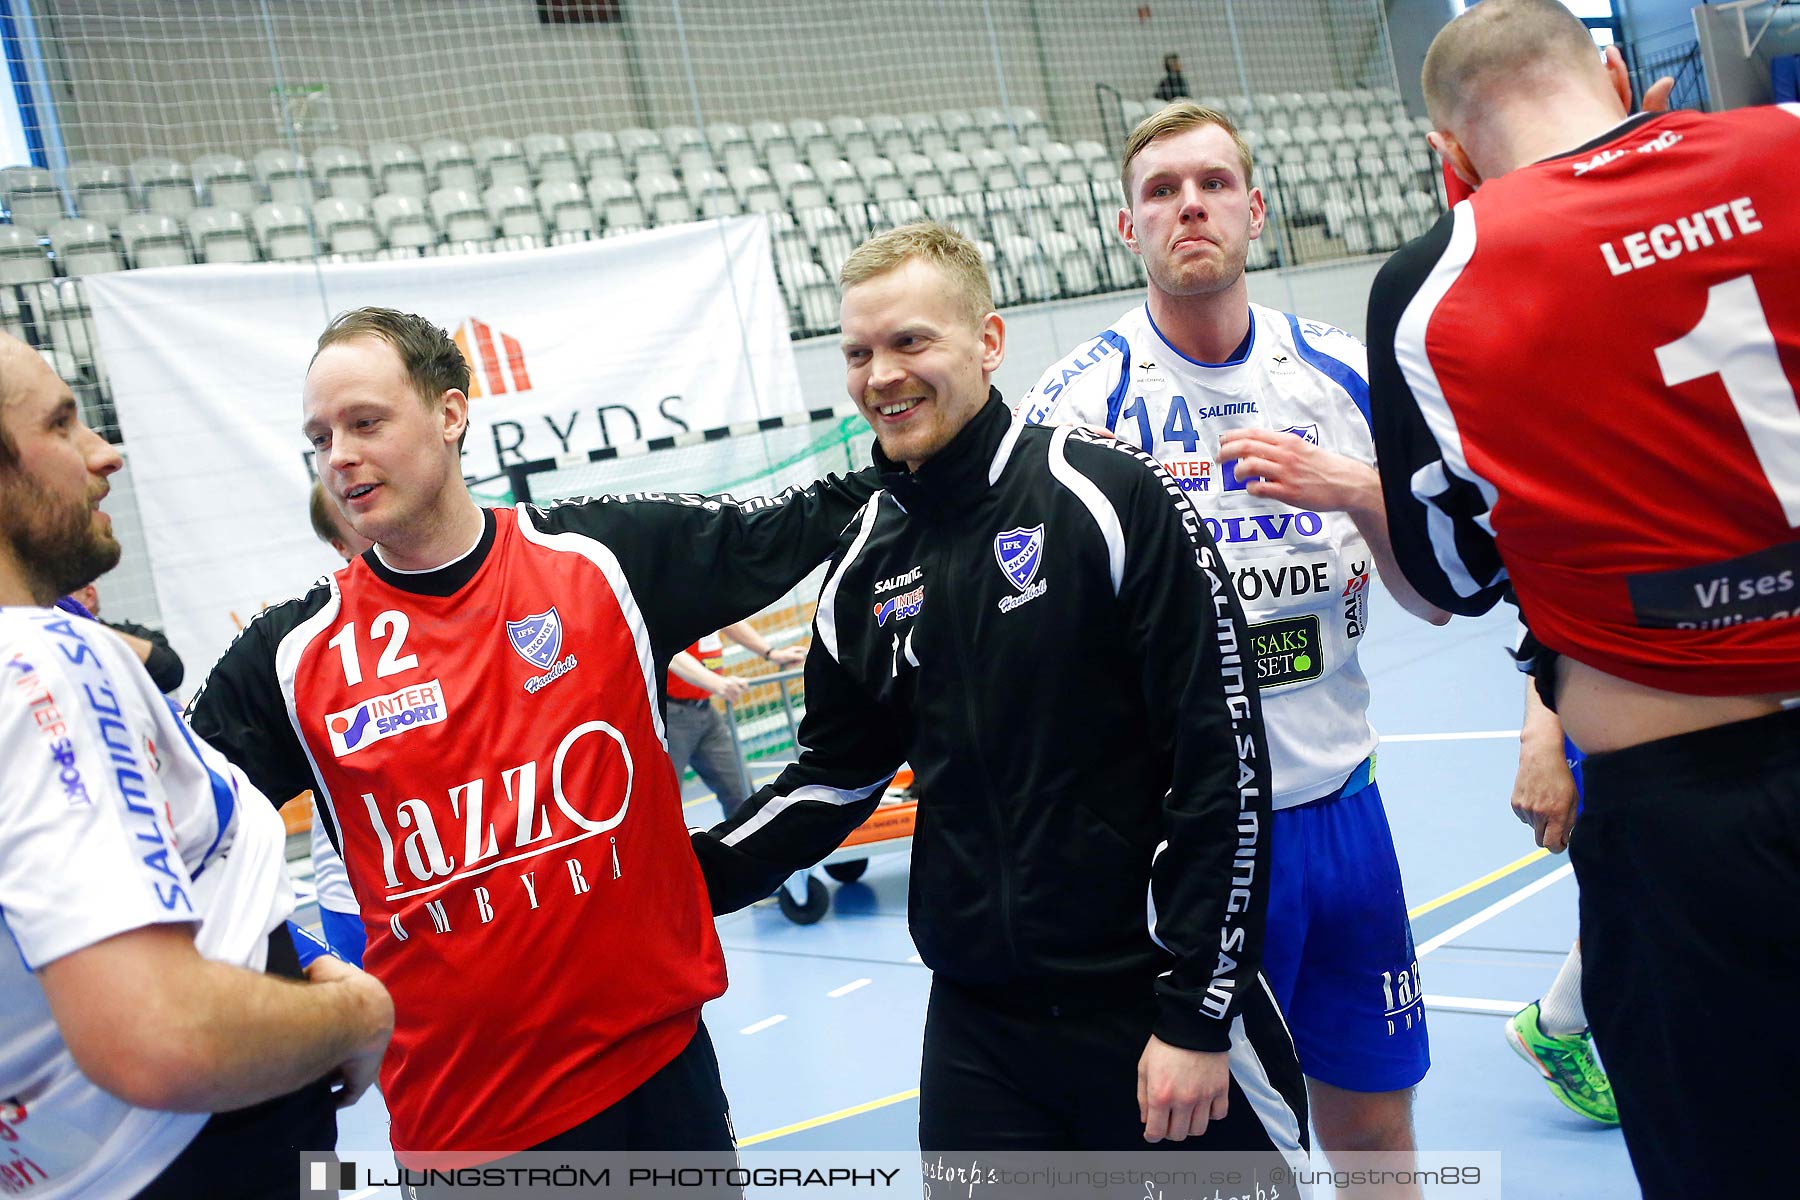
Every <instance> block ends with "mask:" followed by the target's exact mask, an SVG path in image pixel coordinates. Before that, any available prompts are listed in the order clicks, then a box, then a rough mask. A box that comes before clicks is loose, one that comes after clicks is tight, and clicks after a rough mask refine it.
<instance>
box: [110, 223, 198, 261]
mask: <svg viewBox="0 0 1800 1200" xmlns="http://www.w3.org/2000/svg"><path fill="white" fill-rule="evenodd" d="M119 240H120V241H121V242H123V243H124V245H125V258H126V261H127V262H128V263H129V264H130V265H131V266H133V267H184V266H187V265H188V264H189V263H191V262H193V261H194V256H193V254H192V252H190V251H189V249H188V239H187V231H186V230H185V229H183V228H182V227H181V222H179V221H177V220H176V219H175V218H174V217H171V216H170V215H169V214H168V213H127V214H125V216H123V217H122V218H120V220H119Z"/></svg>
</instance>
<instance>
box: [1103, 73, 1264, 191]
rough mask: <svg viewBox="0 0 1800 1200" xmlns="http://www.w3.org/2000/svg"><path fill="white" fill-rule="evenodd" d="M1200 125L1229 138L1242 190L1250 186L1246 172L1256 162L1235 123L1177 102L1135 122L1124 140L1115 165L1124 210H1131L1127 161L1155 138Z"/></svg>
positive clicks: (1214, 111)
mask: <svg viewBox="0 0 1800 1200" xmlns="http://www.w3.org/2000/svg"><path fill="white" fill-rule="evenodd" d="M1202 125H1217V126H1218V127H1219V128H1220V129H1223V130H1224V131H1225V132H1226V133H1228V134H1230V135H1231V144H1232V145H1234V146H1236V147H1237V152H1238V159H1239V160H1240V161H1241V162H1242V163H1243V164H1244V186H1245V187H1249V186H1250V171H1251V169H1252V168H1253V167H1254V166H1255V165H1256V160H1255V158H1254V156H1252V155H1251V153H1250V143H1249V142H1246V141H1245V140H1244V135H1243V134H1241V133H1239V132H1238V127H1237V122H1235V121H1233V120H1232V119H1231V118H1230V117H1228V116H1226V115H1225V114H1224V113H1222V112H1220V111H1219V110H1218V109H1216V108H1206V107H1204V106H1202V105H1199V104H1195V103H1194V102H1193V101H1192V100H1177V101H1176V102H1175V103H1173V104H1171V105H1168V106H1167V107H1165V108H1159V109H1157V110H1156V111H1155V112H1153V113H1151V114H1150V115H1149V116H1147V117H1145V118H1144V119H1143V120H1141V121H1139V122H1138V123H1137V128H1136V129H1133V130H1132V131H1131V136H1130V137H1129V138H1126V139H1125V157H1124V159H1123V160H1122V161H1121V162H1120V163H1119V187H1120V188H1121V189H1122V190H1123V191H1124V193H1125V207H1127V208H1130V207H1131V160H1132V159H1134V158H1136V157H1137V156H1138V155H1140V154H1142V153H1143V152H1144V147H1145V146H1148V145H1149V144H1150V143H1151V142H1154V141H1155V140H1156V139H1158V138H1165V137H1170V136H1172V135H1174V134H1177V133H1186V132H1187V131H1188V130H1190V129H1198V128H1200V127H1201V126H1202Z"/></svg>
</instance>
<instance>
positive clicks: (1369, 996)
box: [1019, 101, 1448, 1194]
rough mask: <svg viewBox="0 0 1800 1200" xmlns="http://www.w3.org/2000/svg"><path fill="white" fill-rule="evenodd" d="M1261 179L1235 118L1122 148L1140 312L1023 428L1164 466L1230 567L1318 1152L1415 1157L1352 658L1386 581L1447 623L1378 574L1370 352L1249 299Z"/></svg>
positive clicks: (1412, 972)
mask: <svg viewBox="0 0 1800 1200" xmlns="http://www.w3.org/2000/svg"><path fill="white" fill-rule="evenodd" d="M1250 171H1251V158H1250V150H1249V147H1248V146H1247V145H1246V144H1245V143H1244V141H1243V139H1242V138H1241V137H1240V136H1239V135H1238V133H1237V130H1236V128H1235V127H1234V126H1233V124H1232V123H1231V121H1230V119H1229V118H1228V117H1226V116H1225V115H1224V114H1222V113H1218V112H1215V111H1213V110H1210V109H1205V108H1202V107H1200V106H1199V105H1197V104H1193V103H1191V102H1185V101H1184V102H1180V103H1176V104H1173V105H1170V106H1169V107H1167V108H1164V109H1162V110H1161V111H1159V112H1157V113H1155V114H1153V115H1152V116H1151V117H1149V118H1148V119H1146V120H1145V121H1144V122H1143V123H1142V124H1140V125H1139V126H1138V127H1137V129H1136V130H1135V131H1133V133H1132V135H1131V138H1130V140H1129V141H1128V143H1127V145H1126V150H1125V158H1124V164H1123V169H1122V172H1121V174H1122V183H1123V186H1124V189H1125V200H1126V206H1125V207H1124V208H1123V209H1121V211H1120V213H1119V230H1120V234H1121V235H1122V236H1123V237H1124V238H1125V240H1126V243H1127V244H1128V245H1130V246H1131V248H1132V250H1133V251H1135V252H1136V253H1137V254H1138V255H1139V256H1140V257H1141V258H1142V259H1143V260H1144V267H1145V270H1146V272H1147V273H1148V275H1149V278H1150V288H1149V297H1148V301H1147V303H1146V304H1145V305H1144V306H1143V307H1140V308H1137V309H1135V310H1133V311H1132V312H1129V313H1127V314H1126V315H1125V316H1124V317H1122V318H1121V319H1120V320H1119V321H1118V322H1116V323H1115V324H1114V325H1113V327H1112V328H1110V329H1108V330H1106V331H1105V332H1103V333H1101V334H1100V335H1099V336H1097V337H1095V338H1092V339H1089V340H1088V341H1086V342H1083V343H1082V344H1081V345H1080V346H1079V347H1078V348H1077V349H1076V350H1075V351H1074V353H1072V354H1070V355H1069V356H1068V357H1066V358H1064V359H1063V360H1062V361H1061V362H1059V363H1057V364H1056V365H1055V366H1053V367H1051V368H1050V370H1049V371H1047V372H1046V373H1045V374H1044V377H1043V378H1042V379H1041V380H1040V381H1039V382H1038V385H1037V387H1036V388H1034V389H1033V390H1032V391H1031V393H1030V394H1029V395H1027V396H1026V397H1025V399H1024V400H1023V401H1022V402H1021V405H1020V407H1019V412H1020V414H1021V415H1022V416H1023V417H1024V418H1025V419H1026V420H1029V421H1033V422H1040V423H1057V424H1063V423H1071V422H1080V423H1083V424H1088V425H1095V426H1104V427H1105V428H1107V429H1110V430H1112V431H1113V432H1114V434H1115V435H1116V436H1117V437H1119V438H1120V439H1121V440H1123V441H1126V442H1129V443H1133V444H1136V445H1138V446H1141V447H1142V448H1143V449H1144V450H1145V451H1146V452H1147V453H1150V454H1153V455H1155V457H1156V458H1157V459H1158V460H1159V461H1160V462H1161V463H1162V464H1163V466H1164V467H1165V468H1166V469H1167V470H1168V471H1169V473H1170V474H1171V475H1173V476H1174V477H1175V478H1176V480H1177V481H1178V482H1179V483H1180V484H1181V487H1182V489H1183V490H1184V491H1185V492H1186V493H1187V496H1188V499H1189V500H1190V501H1191V502H1192V503H1193V505H1194V506H1195V508H1196V509H1198V510H1199V512H1200V513H1201V514H1202V515H1203V517H1204V519H1205V521H1206V525H1207V529H1208V531H1209V532H1211V534H1212V535H1213V538H1214V540H1215V541H1216V542H1217V543H1218V545H1219V548H1220V550H1221V551H1223V552H1224V554H1225V558H1226V561H1227V563H1228V564H1229V565H1230V567H1231V568H1232V571H1233V573H1234V576H1235V579H1236V583H1237V589H1238V594H1239V596H1240V597H1241V599H1242V602H1243V605H1244V611H1245V615H1246V616H1247V618H1248V619H1249V620H1250V621H1251V622H1252V624H1251V628H1250V633H1251V639H1252V645H1253V649H1254V652H1255V655H1256V662H1257V673H1258V679H1259V682H1260V684H1261V687H1262V692H1263V702H1264V705H1265V720H1266V723H1267V726H1268V731H1269V752H1270V758H1271V759H1272V761H1273V765H1274V787H1275V809H1276V813H1277V815H1276V818H1275V825H1274V833H1273V837H1272V843H1271V845H1272V863H1271V876H1270V901H1269V924H1268V943H1267V950H1266V954H1267V963H1268V965H1267V968H1266V973H1267V975H1268V977H1269V981H1270V984H1271V986H1272V987H1273V988H1274V989H1275V993H1276V998H1277V1000H1278V1001H1279V1002H1280V1004H1281V1007H1282V1010H1283V1012H1284V1013H1285V1014H1286V1015H1287V1018H1288V1023H1289V1025H1290V1027H1291V1029H1292V1031H1293V1034H1294V1041H1295V1044H1296V1047H1297V1049H1298V1050H1299V1054H1300V1064H1301V1067H1302V1068H1303V1069H1304V1070H1305V1072H1306V1075H1307V1085H1308V1095H1309V1098H1310V1101H1311V1105H1312V1114H1313V1125H1314V1128H1315V1129H1316V1130H1317V1131H1318V1139H1319V1144H1320V1145H1321V1146H1322V1147H1323V1148H1325V1149H1326V1150H1327V1151H1328V1152H1331V1153H1337V1152H1343V1151H1387V1152H1396V1153H1403V1154H1405V1153H1410V1152H1411V1151H1412V1150H1413V1137H1412V1121H1411V1098H1412V1088H1413V1086H1414V1085H1415V1084H1417V1083H1418V1081H1419V1080H1420V1079H1421V1078H1423V1077H1424V1074H1425V1070H1426V1068H1427V1066H1428V1065H1429V1061H1430V1060H1429V1051H1428V1046H1427V1042H1426V1034H1425V1006H1424V999H1423V993H1422V992H1421V991H1420V988H1419V980H1418V964H1417V962H1416V960H1415V956H1414V953H1413V944H1412V931H1411V926H1410V924H1409V922H1408V920H1407V916H1406V900H1405V897H1404V895H1403V893H1402V890H1401V885H1400V870H1399V865H1398V863H1397V862H1396V861H1395V856H1394V844H1393V838H1392V836H1391V834H1390V833H1389V830H1388V825H1387V818H1386V815H1385V814H1384V813H1383V811H1382V807H1381V797H1380V793H1379V792H1378V791H1377V790H1376V787H1375V781H1374V765H1375V758H1374V754H1375V744H1376V735H1375V730H1374V728H1373V727H1372V726H1371V725H1370V724H1369V719H1368V700H1369V686H1368V682H1367V680H1366V679H1365V678H1364V677H1363V673H1362V668H1361V667H1360V665H1358V663H1357V660H1356V650H1357V646H1358V644H1359V641H1360V639H1361V637H1362V634H1363V631H1364V629H1365V628H1366V626H1367V624H1368V589H1369V586H1370V580H1371V577H1372V575H1373V574H1374V573H1375V572H1376V571H1377V570H1379V571H1380V573H1381V575H1382V577H1383V579H1384V580H1385V581H1387V582H1388V584H1389V586H1390V588H1392V589H1393V590H1394V593H1395V596H1396V598H1397V599H1398V600H1399V601H1400V603H1401V604H1402V605H1403V606H1405V607H1406V608H1407V609H1408V610H1409V611H1412V612H1414V613H1415V614H1417V615H1419V616H1421V617H1423V618H1425V619H1427V620H1431V621H1433V622H1434V623H1441V622H1442V621H1444V620H1447V619H1448V617H1447V616H1446V615H1445V614H1443V613H1440V612H1439V611H1438V610H1437V609H1435V608H1433V607H1431V606H1430V605H1428V604H1426V603H1425V602H1424V601H1423V600H1421V599H1419V598H1418V596H1417V595H1416V594H1415V593H1414V592H1413V591H1412V590H1411V588H1409V587H1407V586H1406V585H1405V584H1404V583H1401V582H1399V575H1398V572H1397V571H1394V570H1391V569H1390V564H1391V555H1390V552H1389V549H1388V541H1387V524H1386V519H1385V517H1384V516H1383V514H1382V507H1381V485H1380V481H1379V479H1378V477H1377V476H1376V473H1375V469H1374V466H1373V463H1374V451H1373V445H1372V442H1371V438H1370V433H1369V418H1368V385H1367V382H1366V380H1365V370H1366V367H1365V359H1364V354H1363V348H1362V346H1361V345H1360V344H1359V343H1358V342H1357V341H1356V340H1355V339H1354V338H1352V337H1350V336H1349V335H1348V334H1346V333H1344V332H1343V331H1342V330H1339V329H1334V328H1332V327H1331V326H1328V325H1323V324H1320V323H1318V322H1315V321H1305V320H1302V319H1301V318H1298V317H1295V316H1292V315H1290V314H1287V313H1281V312H1276V311H1274V310H1272V309H1267V308H1263V307H1262V306H1260V305H1253V304H1251V303H1250V301H1249V293H1248V289H1247V287H1246V285H1245V281H1244V261H1245V257H1246V251H1247V248H1248V246H1249V243H1250V241H1251V240H1252V239H1254V238H1256V237H1258V236H1260V235H1261V233H1262V228H1263V219H1264V210H1263V200H1262V194H1261V192H1260V191H1259V190H1258V189H1256V188H1254V187H1252V186H1251V183H1250ZM1401 1194H1405V1193H1401ZM1414 1194H1416V1193H1414Z"/></svg>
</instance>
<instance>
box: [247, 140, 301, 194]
mask: <svg viewBox="0 0 1800 1200" xmlns="http://www.w3.org/2000/svg"><path fill="white" fill-rule="evenodd" d="M250 169H251V170H252V171H253V172H255V174H256V182H257V183H258V184H259V185H260V186H261V188H262V190H263V191H264V192H265V193H266V194H267V195H268V197H269V199H270V200H273V201H274V202H275V203H277V204H311V203H312V202H313V183H312V176H311V175H309V174H307V170H306V163H305V162H304V161H302V160H301V158H300V156H299V155H297V154H295V153H294V152H293V151H292V150H287V149H283V148H281V147H275V146H271V147H268V148H266V149H263V150H258V151H257V152H256V154H255V155H254V156H252V158H251V160H250Z"/></svg>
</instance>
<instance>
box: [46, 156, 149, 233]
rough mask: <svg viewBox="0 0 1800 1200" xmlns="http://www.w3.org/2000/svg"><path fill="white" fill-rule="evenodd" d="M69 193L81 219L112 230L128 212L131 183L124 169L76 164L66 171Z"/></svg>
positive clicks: (100, 163)
mask: <svg viewBox="0 0 1800 1200" xmlns="http://www.w3.org/2000/svg"><path fill="white" fill-rule="evenodd" d="M69 190H70V191H72V192H74V193H75V207H76V209H77V210H78V211H79V212H80V214H81V215H82V216H84V217H86V218H87V219H88V220H90V221H99V222H100V223H101V224H102V225H106V226H109V227H111V228H113V229H117V228H118V227H119V222H120V220H121V219H123V218H124V216H125V215H126V214H127V213H129V212H130V211H131V184H130V182H129V180H128V179H127V177H126V174H125V171H124V169H123V168H120V167H117V166H114V165H113V164H112V163H105V162H85V163H75V164H74V165H72V166H71V167H70V168H69ZM28 223H29V222H28Z"/></svg>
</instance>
